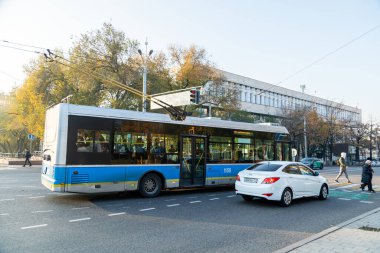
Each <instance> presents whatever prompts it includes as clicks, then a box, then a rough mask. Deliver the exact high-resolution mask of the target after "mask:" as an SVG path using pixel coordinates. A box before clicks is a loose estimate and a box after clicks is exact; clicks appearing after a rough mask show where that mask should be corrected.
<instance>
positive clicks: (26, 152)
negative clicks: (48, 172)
mask: <svg viewBox="0 0 380 253" xmlns="http://www.w3.org/2000/svg"><path fill="white" fill-rule="evenodd" d="M31 157H32V155H31V154H30V152H29V150H28V149H25V162H24V165H23V166H22V167H25V165H26V162H28V163H29V167H30V166H32V163H31V162H30V160H29V159H30V158H31Z"/></svg>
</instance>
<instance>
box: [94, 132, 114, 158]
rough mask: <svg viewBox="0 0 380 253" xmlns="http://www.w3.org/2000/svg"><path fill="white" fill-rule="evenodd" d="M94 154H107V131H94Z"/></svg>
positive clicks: (108, 141) (108, 149)
mask: <svg viewBox="0 0 380 253" xmlns="http://www.w3.org/2000/svg"><path fill="white" fill-rule="evenodd" d="M94 142H95V145H94V147H95V148H94V152H96V153H109V152H110V133H109V132H107V131H95V138H94Z"/></svg>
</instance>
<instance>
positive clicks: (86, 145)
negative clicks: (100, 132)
mask: <svg viewBox="0 0 380 253" xmlns="http://www.w3.org/2000/svg"><path fill="white" fill-rule="evenodd" d="M93 132H94V131H92V130H86V129H78V134H77V142H76V146H77V151H78V152H92V151H93V149H94V137H93V136H94V134H93Z"/></svg>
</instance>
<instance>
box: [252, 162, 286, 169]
mask: <svg viewBox="0 0 380 253" xmlns="http://www.w3.org/2000/svg"><path fill="white" fill-rule="evenodd" d="M281 166H282V165H281V164H273V163H257V164H255V165H253V166H251V167H249V168H248V169H247V170H254V171H276V170H278V169H279V168H280V167H281Z"/></svg>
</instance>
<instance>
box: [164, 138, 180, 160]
mask: <svg viewBox="0 0 380 253" xmlns="http://www.w3.org/2000/svg"><path fill="white" fill-rule="evenodd" d="M165 148H166V161H167V163H179V160H178V136H177V135H165Z"/></svg>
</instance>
